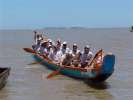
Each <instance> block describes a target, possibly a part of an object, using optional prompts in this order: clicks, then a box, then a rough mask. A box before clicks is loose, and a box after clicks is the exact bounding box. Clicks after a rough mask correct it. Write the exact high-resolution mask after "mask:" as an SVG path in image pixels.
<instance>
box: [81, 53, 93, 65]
mask: <svg viewBox="0 0 133 100" xmlns="http://www.w3.org/2000/svg"><path fill="white" fill-rule="evenodd" d="M92 56H93V53H92V52H90V51H89V53H88V54H85V53H84V52H83V53H82V54H81V57H80V60H81V63H82V64H84V63H85V62H89V60H91V58H92Z"/></svg>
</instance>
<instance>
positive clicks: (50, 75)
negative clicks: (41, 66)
mask: <svg viewBox="0 0 133 100" xmlns="http://www.w3.org/2000/svg"><path fill="white" fill-rule="evenodd" d="M59 73H60V70H56V71H53V72H52V73H50V74H49V75H48V76H47V77H46V78H47V79H49V78H51V77H53V76H55V75H58V74H59Z"/></svg>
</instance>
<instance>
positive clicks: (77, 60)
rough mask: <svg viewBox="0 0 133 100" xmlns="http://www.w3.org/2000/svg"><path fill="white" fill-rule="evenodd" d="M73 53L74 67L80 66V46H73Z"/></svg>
mask: <svg viewBox="0 0 133 100" xmlns="http://www.w3.org/2000/svg"><path fill="white" fill-rule="evenodd" d="M71 53H72V65H74V66H76V67H77V66H79V64H80V55H81V54H80V50H78V46H77V44H76V43H74V44H73V49H72V51H71Z"/></svg>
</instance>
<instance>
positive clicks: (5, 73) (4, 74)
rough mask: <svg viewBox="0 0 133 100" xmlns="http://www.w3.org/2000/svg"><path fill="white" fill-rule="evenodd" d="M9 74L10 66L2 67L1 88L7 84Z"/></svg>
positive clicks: (0, 71) (0, 74) (0, 73)
mask: <svg viewBox="0 0 133 100" xmlns="http://www.w3.org/2000/svg"><path fill="white" fill-rule="evenodd" d="M9 74H10V68H9V67H6V68H0V89H2V88H3V87H4V86H5V85H6V83H7V79H8V76H9Z"/></svg>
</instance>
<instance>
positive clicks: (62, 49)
mask: <svg viewBox="0 0 133 100" xmlns="http://www.w3.org/2000/svg"><path fill="white" fill-rule="evenodd" d="M69 51H70V49H69V48H68V47H67V42H65V41H64V42H63V44H62V47H61V52H62V54H63V55H64V54H66V53H68V52H69Z"/></svg>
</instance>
